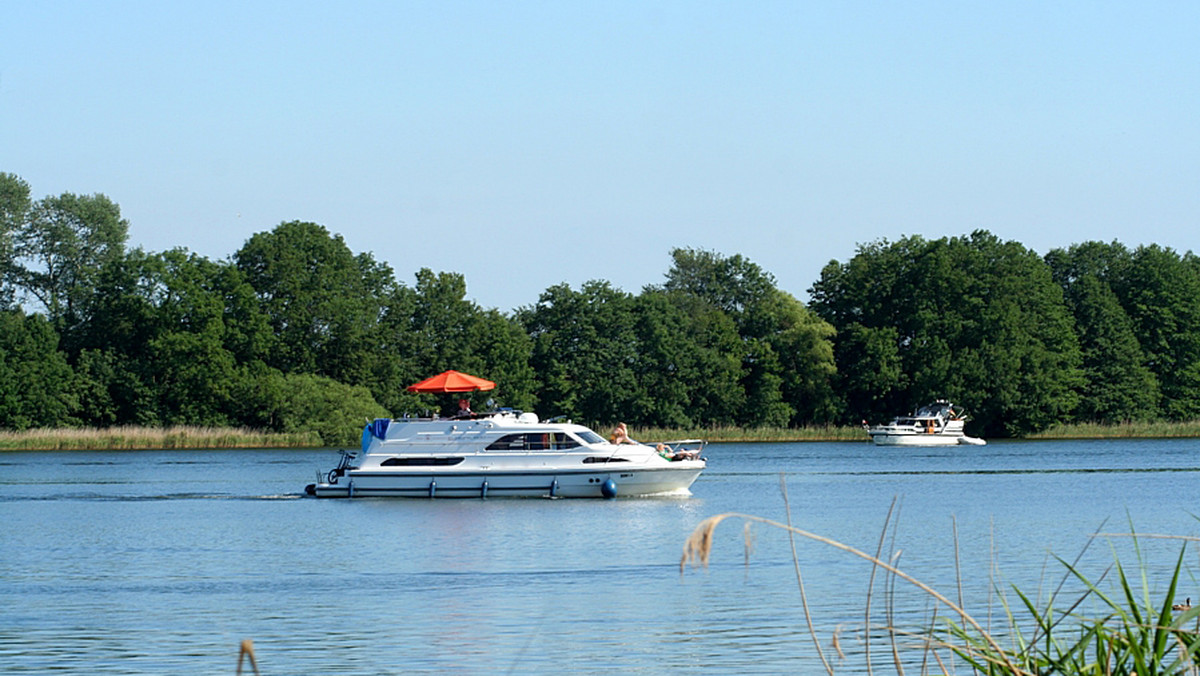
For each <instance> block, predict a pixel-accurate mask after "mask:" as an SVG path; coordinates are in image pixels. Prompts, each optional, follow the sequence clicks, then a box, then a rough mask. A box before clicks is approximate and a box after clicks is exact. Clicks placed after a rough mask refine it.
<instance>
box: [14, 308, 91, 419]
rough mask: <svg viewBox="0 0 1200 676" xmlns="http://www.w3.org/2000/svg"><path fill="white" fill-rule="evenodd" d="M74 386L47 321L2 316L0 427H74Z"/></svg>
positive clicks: (21, 314) (17, 312) (17, 315)
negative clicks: (72, 418) (72, 419)
mask: <svg viewBox="0 0 1200 676" xmlns="http://www.w3.org/2000/svg"><path fill="white" fill-rule="evenodd" d="M71 385H72V373H71V367H70V366H69V365H68V364H67V360H66V358H65V357H64V356H63V355H62V354H61V353H60V352H59V351H58V336H57V335H56V334H55V332H54V329H53V328H52V327H51V326H50V325H49V323H48V322H47V321H46V319H45V318H44V317H42V316H40V315H29V316H26V315H25V313H24V312H22V311H21V310H6V311H0V427H2V428H7V429H15V430H24V429H28V428H31V427H57V426H60V425H66V424H69V423H70V422H71V421H70V418H69V416H68V414H69V411H70V409H71V407H72V405H73V402H72V401H71V391H72V388H71Z"/></svg>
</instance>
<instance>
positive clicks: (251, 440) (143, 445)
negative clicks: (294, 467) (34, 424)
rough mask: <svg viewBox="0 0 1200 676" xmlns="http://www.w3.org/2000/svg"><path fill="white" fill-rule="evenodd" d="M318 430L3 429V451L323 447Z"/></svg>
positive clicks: (0, 444)
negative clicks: (283, 432) (290, 431)
mask: <svg viewBox="0 0 1200 676" xmlns="http://www.w3.org/2000/svg"><path fill="white" fill-rule="evenodd" d="M321 447H322V444H321V442H320V437H319V436H318V435H317V434H316V433H315V432H306V433H296V434H280V433H274V432H264V431H262V430H253V429H249V428H245V427H196V426H189V425H179V426H174V427H136V426H123V427H110V428H104V429H99V428H91V427H89V428H60V429H32V430H25V431H22V432H14V431H11V430H0V451H135V450H161V449H169V450H173V449H239V448H321Z"/></svg>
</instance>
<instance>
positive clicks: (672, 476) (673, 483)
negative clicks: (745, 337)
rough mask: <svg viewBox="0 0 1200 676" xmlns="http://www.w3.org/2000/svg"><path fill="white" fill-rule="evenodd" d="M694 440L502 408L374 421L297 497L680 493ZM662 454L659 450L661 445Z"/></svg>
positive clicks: (692, 474) (697, 461) (697, 466)
mask: <svg viewBox="0 0 1200 676" xmlns="http://www.w3.org/2000/svg"><path fill="white" fill-rule="evenodd" d="M704 443H705V442H703V441H701V440H696V439H691V440H683V441H675V442H667V446H666V448H669V449H673V450H674V451H675V453H676V454H677V455H676V457H679V458H681V459H668V458H667V457H666V455H667V454H666V453H661V452H660V451H659V448H658V445H656V446H649V445H646V444H641V443H637V442H633V441H628V442H625V443H612V442H611V441H609V440H607V439H604V438H603V437H601V436H600V435H598V434H596V433H595V432H593V431H592V430H590V429H588V428H587V427H584V426H583V425H576V424H572V423H570V422H556V421H541V420H538V417H537V415H535V414H533V413H521V412H518V411H500V412H497V413H490V414H484V415H480V416H472V417H470V418H461V419H453V418H451V419H447V418H435V419H430V418H398V419H395V420H392V419H378V420H375V421H373V422H371V423H368V424H367V426H366V427H365V428H364V429H363V437H362V448H361V449H359V450H354V451H343V452H342V458H341V462H340V463H339V464H338V466H337V467H335V468H334V469H332V470H330V471H329V472H326V473H321V472H318V474H317V483H315V484H309V485H308V486H307V487H306V489H305V492H306V493H308V494H309V495H315V496H317V497H322V498H327V497H340V498H350V497H355V498H357V497H420V498H447V497H453V498H484V497H499V496H504V497H539V496H543V497H564V498H593V497H609V498H611V497H616V496H617V495H618V494H619V495H622V496H630V495H654V494H661V493H683V494H687V493H688V492H689V491H688V488H689V487H690V486H691V485H692V483H693V482H694V481H695V480H696V478H697V477H699V476H700V473H701V472H703V471H704V468H705V466H706V464H707V463H706V460H705V459H704V458H701V457H700V452H701V451H702V450H703V448H704ZM664 450H666V449H664Z"/></svg>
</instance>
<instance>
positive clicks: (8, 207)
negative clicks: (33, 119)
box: [0, 172, 32, 310]
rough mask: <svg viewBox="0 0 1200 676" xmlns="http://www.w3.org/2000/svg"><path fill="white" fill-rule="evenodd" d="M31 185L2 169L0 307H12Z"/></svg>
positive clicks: (0, 193)
mask: <svg viewBox="0 0 1200 676" xmlns="http://www.w3.org/2000/svg"><path fill="white" fill-rule="evenodd" d="M29 195H30V192H29V184H28V183H26V182H25V181H23V180H21V177H19V176H17V175H16V174H6V173H3V172H0V310H6V309H9V308H10V307H12V304H13V300H14V294H13V287H12V273H13V267H12V266H13V259H14V255H15V254H14V246H15V240H16V237H17V233H18V232H20V230H21V228H22V227H23V226H24V224H25V222H26V219H27V218H28V216H29V209H30V208H31V206H32V201H31V200H30V196H29Z"/></svg>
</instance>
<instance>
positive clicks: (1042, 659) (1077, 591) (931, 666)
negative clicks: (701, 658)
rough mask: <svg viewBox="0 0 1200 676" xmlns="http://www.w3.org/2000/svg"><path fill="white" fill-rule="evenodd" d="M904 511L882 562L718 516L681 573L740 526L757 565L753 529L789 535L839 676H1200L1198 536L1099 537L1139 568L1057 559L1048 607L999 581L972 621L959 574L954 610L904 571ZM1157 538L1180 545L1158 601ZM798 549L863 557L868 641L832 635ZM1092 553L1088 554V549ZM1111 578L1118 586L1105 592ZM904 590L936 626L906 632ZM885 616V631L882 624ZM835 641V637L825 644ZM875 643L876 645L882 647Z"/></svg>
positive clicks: (810, 626)
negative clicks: (1192, 566)
mask: <svg viewBox="0 0 1200 676" xmlns="http://www.w3.org/2000/svg"><path fill="white" fill-rule="evenodd" d="M780 484H781V488H782V490H783V493H784V502H785V504H786V503H787V488H786V485H785V484H784V483H783V480H782V478H781V480H780ZM894 508H895V503H893V510H890V511H889V512H888V515H887V518H886V519H885V522H884V528H883V532H882V533H881V535H880V538H879V542H878V546H877V549H876V550H875V552H874V553H870V552H866V551H863V550H860V549H857V548H855V547H851V546H849V545H846V544H844V543H841V542H838V541H836V540H832V539H830V538H826V537H823V536H821V535H818V534H816V533H811V532H808V531H805V530H802V529H800V528H796V527H795V526H793V525H792V524H791V513H790V508H789V509H788V517H787V520H788V523H780V522H777V521H772V520H770V519H765V518H762V517H758V516H753V515H747V514H736V513H725V514H718V515H716V516H713V517H709V518H708V519H705V520H704V521H702V522H701V523H700V524H699V525H698V526H697V527H696V529H695V530H694V531H693V532H692V534H691V535H690V536H689V537H688V538H687V541H686V542H685V543H684V548H683V556H682V558H681V559H680V564H679V565H680V572H681V573H682V572H683V571H684V570H685V569H686V568H687V567H688V565H689V564H691V565H693V566H707V565H708V562H709V558H710V556H711V553H712V549H713V543H714V537H713V533H714V531H715V530H716V528H717V526H718V525H719V524H720V523H722V522H723V521H726V520H731V519H732V520H741V521H743V522H744V523H745V527H744V533H745V534H744V536H743V537H744V539H745V543H746V544H745V548H746V552H745V557H746V560H747V562H748V561H749V557H750V554H751V551H752V548H753V547H752V545H753V542H754V537H753V535H752V534H751V533H750V530H749V529H750V526H751V524H765V525H767V526H769V527H771V528H776V529H781V530H783V531H786V532H787V534H788V537H789V538H790V540H791V544H792V559H793V563H794V564H795V571H796V582H797V587H798V600H799V602H800V603H801V607H802V608H803V610H804V617H805V622H806V624H807V633H808V635H809V638H810V639H811V640H812V642H813V647H814V653H815V655H816V657H818V658H819V660H820V663H821V664H822V666H823V667H824V671H825V673H827V674H829V675H830V676H832V675H833V674H835V673H837V671H838V669H839V668H843V667H844V668H845V669H846V671H848V672H849V673H855V674H860V673H866V674H874V673H876V671H879V672H880V673H896V674H906V673H915V674H920V675H921V676H925V675H930V674H985V675H987V676H1035V675H1039V676H1040V675H1042V674H1063V675H1065V676H1132V675H1134V674H1136V675H1138V676H1150V675H1154V676H1197V675H1200V604H1198V605H1197V606H1196V607H1195V608H1193V607H1192V606H1191V599H1190V598H1189V599H1187V600H1186V601H1184V602H1182V603H1181V602H1179V600H1178V597H1177V596H1176V593H1177V591H1178V589H1179V584H1180V582H1181V581H1183V580H1185V579H1186V580H1192V581H1194V574H1185V570H1184V555H1185V553H1186V550H1187V547H1188V545H1189V544H1190V543H1192V542H1195V541H1197V539H1198V538H1194V537H1184V536H1169V535H1167V536H1164V535H1138V534H1136V533H1133V532H1130V533H1094V534H1092V537H1091V538H1090V539H1089V546H1090V544H1091V543H1092V542H1094V541H1095V540H1097V539H1100V538H1106V539H1110V540H1111V539H1117V538H1129V539H1132V540H1133V543H1134V547H1135V551H1136V554H1137V557H1136V558H1137V567H1136V568H1135V569H1134V570H1133V571H1127V570H1126V569H1125V567H1124V566H1123V564H1122V563H1121V561H1120V560H1119V558H1118V557H1117V555H1116V554H1115V549H1114V554H1113V559H1114V560H1113V563H1112V565H1111V566H1110V567H1109V568H1108V569H1107V570H1105V571H1104V572H1103V573H1102V574H1101V575H1100V577H1099V578H1097V579H1095V580H1093V579H1091V578H1089V577H1088V576H1087V575H1086V574H1085V573H1084V572H1083V571H1082V570H1081V568H1080V567H1079V565H1078V564H1079V561H1080V560H1081V559H1082V558H1083V552H1080V554H1079V556H1078V557H1076V559H1075V560H1074V561H1073V562H1068V561H1066V560H1064V559H1058V561H1059V562H1060V563H1061V564H1062V566H1063V578H1062V580H1061V581H1060V582H1059V583H1058V586H1057V587H1056V588H1054V590H1053V591H1052V592H1051V593H1050V594H1049V595H1048V597H1046V598H1042V595H1041V593H1039V594H1038V595H1037V597H1035V596H1033V595H1030V594H1027V593H1025V592H1023V591H1021V590H1020V589H1016V588H1015V587H1014V588H1012V589H1011V595H1010V594H1009V593H1008V592H1006V590H1005V589H1004V588H1002V587H1001V585H999V584H996V583H995V582H993V585H992V586H993V588H994V591H993V594H994V597H993V596H992V595H989V598H988V602H987V604H986V607H985V608H983V609H982V611H981V612H977V613H975V614H972V612H971V611H969V610H968V608H967V607H966V605H965V603H964V602H963V600H962V586H963V585H962V581H961V580H962V573H961V571H959V574H958V577H959V582H958V585H957V586H958V590H957V597H958V598H957V600H953V599H952V598H951V596H954V595H953V594H950V595H947V594H943V593H941V592H940V591H938V590H937V589H934V588H933V587H931V586H929V585H927V584H925V583H924V582H922V581H921V580H919V579H917V578H916V577H915V576H913V575H910V574H908V573H906V572H904V571H903V570H901V569H900V568H899V567H898V565H897V562H898V559H899V557H900V553H901V550H898V549H895V548H894V538H895V524H894V521H893V513H894ZM889 529H891V530H892V533H891V535H890V537H891V542H892V545H891V547H890V548H889V551H885V542H887V541H888V540H889V533H888V531H889ZM1131 531H1132V528H1131ZM1149 538H1154V539H1168V540H1175V541H1178V542H1179V543H1180V548H1179V554H1178V557H1177V558H1176V559H1175V560H1174V562H1173V563H1174V569H1173V572H1172V574H1171V576H1170V578H1169V580H1168V583H1167V585H1166V590H1165V591H1161V590H1159V591H1157V592H1156V591H1155V590H1154V589H1153V585H1151V584H1150V583H1149V582H1148V579H1149V578H1150V577H1151V575H1150V565H1151V564H1150V563H1149V562H1148V561H1147V560H1146V559H1145V558H1144V557H1143V555H1142V550H1141V548H1140V547H1139V546H1138V542H1139V539H1149ZM797 539H800V540H805V539H806V540H809V541H813V542H816V543H819V544H821V545H824V546H828V547H832V548H834V549H837V550H840V551H842V552H844V553H845V554H847V555H849V556H854V557H858V558H859V559H862V560H863V561H865V562H866V563H867V565H868V566H869V567H870V571H869V575H868V580H867V584H866V587H865V589H866V591H865V598H864V599H863V602H862V605H863V616H864V623H863V626H862V627H861V628H860V629H859V630H858V631H854V630H851V631H849V632H847V631H846V629H845V628H844V627H843V626H841V625H839V626H837V627H835V628H834V629H832V630H828V629H826V628H823V627H822V626H821V625H820V623H819V621H818V619H817V618H814V617H813V616H812V613H811V612H810V610H809V608H810V605H809V600H808V597H807V595H806V593H805V590H804V583H803V576H802V575H801V564H800V556H799V554H798V550H797V544H796V542H797ZM955 541H956V542H957V531H956V532H955ZM1084 549H1085V551H1086V549H1087V547H1086V546H1085V548H1084ZM954 557H955V558H954V560H955V570H959V566H958V560H959V558H958V545H957V544H955V551H954ZM989 574H990V573H989ZM1106 578H1112V579H1111V580H1110V581H1109V582H1108V583H1104V580H1105V579H1106ZM1135 581H1136V583H1135ZM899 585H909V586H911V587H912V588H915V589H916V590H918V593H919V594H921V595H923V596H924V597H925V599H926V603H925V606H926V608H927V609H928V610H927V611H926V616H927V617H928V619H927V621H926V622H925V624H924V625H923V626H917V627H900V626H898V625H897V623H896V621H895V618H896V616H897V614H896V610H897V608H896V599H897V598H898V594H897V588H898V586H899ZM1160 586H1161V585H1160ZM877 597H882V599H878V598H877ZM1085 601H1086V602H1087V603H1085ZM873 605H875V606H882V609H874V608H873ZM997 606H998V609H999V611H1000V612H999V615H998V616H999V618H1000V622H999V623H998V625H999V626H998V627H995V628H993V620H992V618H993V612H994V611H995V610H997ZM984 613H986V615H985V614H984ZM877 617H879V618H880V620H881V621H876V618H877ZM976 618H985V619H983V620H980V619H976ZM826 632H828V636H827V637H826V636H824V634H825V633H826ZM872 637H876V639H877V640H876V641H875V642H874V643H872ZM881 644H882V645H881ZM848 653H849V654H848Z"/></svg>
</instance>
